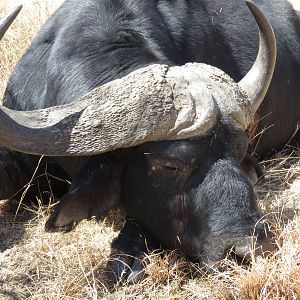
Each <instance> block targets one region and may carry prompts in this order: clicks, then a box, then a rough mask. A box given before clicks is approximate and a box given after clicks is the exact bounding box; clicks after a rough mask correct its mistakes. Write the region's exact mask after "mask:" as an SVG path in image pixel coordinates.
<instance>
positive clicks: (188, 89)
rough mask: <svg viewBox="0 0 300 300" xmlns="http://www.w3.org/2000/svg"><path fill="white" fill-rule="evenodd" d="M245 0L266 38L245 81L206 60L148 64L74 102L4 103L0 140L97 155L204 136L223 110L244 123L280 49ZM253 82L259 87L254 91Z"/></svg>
mask: <svg viewBox="0 0 300 300" xmlns="http://www.w3.org/2000/svg"><path fill="white" fill-rule="evenodd" d="M248 6H249V7H250V9H251V11H252V13H253V14H254V16H255V17H256V20H257V22H258V25H259V27H260V30H261V34H260V40H261V42H260V50H259V54H258V58H257V61H256V62H255V65H254V67H253V68H252V69H251V70H250V72H249V73H250V75H249V74H248V75H246V77H245V78H244V79H243V80H242V81H241V82H240V85H239V84H237V83H236V82H234V81H233V80H232V79H231V78H230V77H229V76H228V75H226V74H225V73H224V72H222V71H221V70H219V69H217V68H214V67H211V66H208V65H204V64H196V63H194V64H187V65H185V66H181V67H168V66H166V65H150V66H148V67H145V68H143V69H139V70H137V71H134V72H132V73H130V74H129V75H127V76H125V77H123V78H121V79H117V80H114V81H111V82H109V83H107V84H105V85H103V86H100V87H98V88H96V89H94V90H93V91H91V92H90V93H88V94H87V95H85V96H83V97H81V98H80V99H78V100H77V101H74V102H72V103H70V104H66V105H61V106H55V107H49V108H45V109H39V110H33V111H14V110H11V109H8V108H6V107H4V106H0V145H3V146H5V147H8V148H11V149H14V150H17V151H20V152H25V153H30V154H42V155H51V156H66V155H94V154H99V153H104V152H108V151H112V150H114V149H117V148H124V147H132V146H134V145H138V144H141V143H144V142H147V141H159V140H176V139H185V138H191V137H195V136H200V135H204V134H206V133H208V132H209V131H210V130H211V129H212V128H213V127H214V126H215V124H216V120H217V119H218V115H219V114H220V113H221V114H224V115H227V118H230V119H232V122H233V124H235V125H236V126H237V127H239V128H242V129H245V127H246V126H247V125H248V122H247V116H248V114H249V115H251V113H248V111H251V110H253V111H254V110H255V109H256V108H257V107H258V106H259V104H260V102H261V101H262V99H263V97H264V96H265V93H266V90H267V87H268V85H269V83H270V80H271V75H272V72H273V69H274V63H275V57H274V56H275V53H276V50H268V49H267V48H269V47H270V46H272V47H271V48H273V49H275V41H274V35H273V34H272V29H271V26H270V25H269V23H268V22H267V21H266V19H265V18H264V17H263V15H262V13H261V12H260V11H259V10H258V9H257V8H256V7H255V6H254V5H253V4H250V3H248ZM267 32H271V33H267ZM270 57H271V58H270ZM265 60H266V61H267V63H264V61H265ZM261 65H262V66H263V67H261ZM259 72H263V75H260V74H257V73H259ZM253 73H255V74H256V76H253V75H251V74H253ZM254 77H255V79H254V80H253V79H252V78H254ZM247 78H249V79H248V80H247ZM250 79H251V84H249V81H250ZM261 82H262V84H261ZM253 86H255V87H257V86H258V87H259V88H256V90H255V91H253V88H252V89H251V88H250V87H253ZM241 87H242V88H243V89H244V92H242V91H241ZM248 96H250V100H249V97H248ZM251 99H253V100H251ZM29 100H30V99H28V101H29ZM235 100H236V101H235ZM249 103H250V105H249ZM249 106H250V109H249Z"/></svg>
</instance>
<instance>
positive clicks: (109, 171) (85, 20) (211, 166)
mask: <svg viewBox="0 0 300 300" xmlns="http://www.w3.org/2000/svg"><path fill="white" fill-rule="evenodd" d="M256 3H257V4H258V5H259V7H260V8H261V9H262V10H263V12H264V13H265V14H266V16H267V17H268V18H269V20H270V22H271V23H272V25H273V26H274V29H275V34H276V36H277V42H278V61H277V66H276V70H275V75H274V79H273V82H272V84H271V87H270V90H269V92H268V95H267V97H266V100H265V101H264V102H263V104H262V106H261V108H260V114H259V116H258V118H262V120H261V121H260V123H259V125H258V129H257V132H258V131H260V130H261V129H262V128H268V129H267V130H266V131H265V132H264V134H263V135H262V136H261V137H260V139H259V143H258V145H257V147H256V150H257V153H258V154H259V155H266V154H269V153H271V152H272V151H273V150H274V149H280V148H281V147H282V146H284V144H285V143H286V142H287V141H289V140H290V139H291V137H292V136H293V134H294V132H295V128H296V125H297V123H298V121H299V119H300V101H298V98H299V95H300V82H299V80H300V56H299V53H300V32H299V31H300V25H299V19H298V17H297V15H296V14H295V12H294V11H293V10H292V9H291V7H290V5H289V4H288V2H286V1H282V0H274V1H271V2H270V1H256ZM257 41H258V34H257V26H256V24H255V22H254V19H253V17H252V16H251V14H250V12H249V11H248V9H247V7H246V5H245V3H244V1H237V0H234V1H220V0H215V1H214V0H206V1H200V0H194V1H188V0H186V1H184V0H177V1H173V0H137V1H131V0H123V1H122V0H90V1H81V0H80V1H79V0H67V1H65V3H64V4H63V5H62V6H61V8H60V9H58V10H57V12H56V13H55V14H54V15H53V16H52V17H51V18H50V19H49V21H48V22H47V23H46V25H45V26H44V27H43V29H42V30H41V32H40V33H39V34H38V36H37V37H36V38H35V40H34V41H33V42H32V44H31V46H30V47H29V49H28V50H27V52H26V53H25V55H24V56H23V58H22V59H21V60H20V62H19V63H18V64H17V66H16V68H15V70H14V72H13V74H12V76H11V79H10V81H9V84H8V87H7V90H6V92H5V102H4V104H5V105H6V106H7V107H9V108H13V109H17V110H32V109H37V108H43V107H49V106H54V105H59V104H64V103H69V102H71V101H74V100H75V99H77V98H79V97H80V96H82V95H84V94H86V93H87V92H89V91H90V90H91V89H93V88H95V87H96V86H99V85H101V84H104V83H106V82H108V81H111V80H112V79H115V78H120V77H122V76H124V75H126V74H128V73H129V72H131V71H133V70H135V69H138V68H141V67H144V66H146V65H149V64H154V63H166V64H169V65H182V64H184V63H186V62H205V63H208V64H211V65H214V66H217V67H219V68H221V69H223V70H224V71H225V72H226V73H228V74H229V75H231V76H232V77H233V78H234V79H235V80H239V79H241V78H242V77H243V75H245V74H246V72H247V71H248V70H249V69H250V67H251V65H252V64H253V62H254V59H255V57H256V53H257V49H258V43H257ZM287 121H288V122H287ZM247 147H248V140H247V138H246V135H245V133H243V132H239V131H236V130H234V129H233V128H231V126H230V125H228V120H219V122H218V125H217V126H216V128H214V130H213V131H211V132H208V133H207V136H206V137H203V138H195V139H190V140H187V141H176V142H159V143H149V144H145V145H142V146H139V147H135V148H132V149H128V150H124V151H123V150H117V151H114V152H113V153H111V154H109V155H104V156H103V157H101V156H100V157H92V158H88V159H87V158H82V159H80V158H74V159H72V158H68V159H67V158H62V159H59V160H57V161H58V162H59V164H60V165H61V166H62V167H63V168H64V170H65V171H66V172H67V173H68V175H69V176H72V177H73V181H72V185H71V188H70V190H69V192H68V193H67V194H66V195H65V196H63V197H62V200H61V202H60V204H59V205H58V206H57V208H56V210H55V211H54V213H53V215H52V216H51V218H50V220H49V221H48V223H47V225H46V228H47V229H48V230H53V229H55V228H56V227H66V228H70V226H72V225H73V224H74V222H76V221H78V220H80V219H82V218H85V217H86V218H88V217H90V216H92V215H96V216H97V217H101V216H102V215H103V214H105V213H106V212H107V210H108V209H111V208H113V207H115V206H117V205H122V206H123V207H125V209H126V211H127V213H128V214H129V215H130V216H131V217H133V218H135V219H136V220H138V222H139V223H140V224H141V225H143V226H144V227H145V228H146V230H147V231H148V232H149V233H150V234H151V235H152V236H153V237H155V238H156V239H157V240H158V241H160V242H161V243H162V244H163V245H165V246H167V247H170V248H174V247H176V248H180V249H181V250H182V251H183V253H184V254H186V255H187V256H189V257H196V258H201V259H203V260H204V261H214V260H218V259H220V258H222V257H223V256H224V254H225V253H226V251H227V250H228V249H229V248H231V247H233V246H237V247H242V246H243V245H242V244H243V243H244V242H243V241H242V238H243V237H244V236H248V235H251V234H252V233H253V232H254V227H255V224H256V222H257V221H258V220H259V218H260V216H259V213H258V210H257V207H256V204H255V196H254V194H253V190H252V187H251V184H250V183H249V181H248V179H247V177H246V175H245V173H244V171H243V169H242V167H241V165H242V164H243V159H244V157H245V154H246V149H247ZM244 164H245V163H244ZM20 168H21V167H20ZM22 169H23V170H24V171H23V172H22V171H19V170H17V172H18V174H17V175H15V176H23V173H24V172H25V170H26V172H29V173H30V172H32V169H30V168H29V170H28V168H27V167H26V166H25V167H24V168H23V167H22ZM1 180H3V179H2V178H1ZM4 180H5V183H6V182H7V181H8V179H4ZM7 184H10V183H9V182H8V183H7ZM1 186H2V187H3V184H2V182H1ZM1 192H2V191H1ZM4 192H5V191H3V193H4ZM6 194H7V193H5V195H6ZM125 228H126V226H125ZM124 232H125V236H126V232H127V231H126V230H125V229H124V230H123V233H124ZM123 233H121V236H122V234H123ZM256 233H257V235H258V244H261V241H262V240H263V237H262V236H263V228H262V226H259V229H258V230H257V232H256ZM122 239H124V235H123V237H122ZM122 239H121V238H120V242H119V243H118V240H117V241H115V242H114V250H113V252H114V253H116V251H118V250H120V252H121V253H124V252H125V253H126V250H124V248H126V247H123V246H122V245H123V244H122V243H123V242H122ZM128 239H129V240H130V239H131V237H128ZM129 248H130V247H129ZM127 250H128V249H127Z"/></svg>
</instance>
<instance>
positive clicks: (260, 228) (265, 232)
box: [254, 223, 270, 241]
mask: <svg viewBox="0 0 300 300" xmlns="http://www.w3.org/2000/svg"><path fill="white" fill-rule="evenodd" d="M269 235H270V232H269V229H268V226H267V224H262V223H258V224H256V226H255V230H254V236H255V237H256V238H257V239H258V240H261V241H264V240H265V239H266V238H267V237H268V236H269Z"/></svg>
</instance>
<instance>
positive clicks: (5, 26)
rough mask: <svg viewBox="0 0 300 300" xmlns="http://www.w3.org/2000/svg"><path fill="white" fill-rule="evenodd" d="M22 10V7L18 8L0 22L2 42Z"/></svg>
mask: <svg viewBox="0 0 300 300" xmlns="http://www.w3.org/2000/svg"><path fill="white" fill-rule="evenodd" d="M21 9H22V5H20V6H18V7H16V8H15V9H14V10H12V11H11V12H10V13H9V14H8V15H7V16H6V17H4V18H3V19H1V20H0V40H1V39H2V37H3V36H4V34H5V32H6V31H7V29H8V28H9V26H10V25H11V23H12V22H13V21H14V19H15V18H16V17H17V15H18V14H19V12H20V10H21Z"/></svg>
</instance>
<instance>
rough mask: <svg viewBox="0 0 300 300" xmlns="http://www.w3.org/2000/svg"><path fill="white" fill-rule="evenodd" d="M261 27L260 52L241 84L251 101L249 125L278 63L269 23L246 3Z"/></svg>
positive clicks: (258, 11)
mask: <svg viewBox="0 0 300 300" xmlns="http://www.w3.org/2000/svg"><path fill="white" fill-rule="evenodd" d="M246 3H247V5H248V7H249V9H250V10H251V12H252V14H253V16H254V17H255V20H256V23H257V24H258V27H259V50H258V54H257V57H256V60H255V62H254V64H253V66H252V68H251V69H250V71H249V72H248V73H247V74H246V75H245V76H244V78H243V79H242V80H241V81H240V82H239V86H240V87H241V89H242V90H243V91H244V92H245V93H246V94H247V96H248V97H249V99H250V106H251V108H250V111H248V113H247V112H246V114H248V116H247V119H248V125H250V124H249V123H251V122H252V120H253V116H254V114H255V112H256V111H257V110H258V108H259V106H260V104H261V103H262V101H263V100H264V98H265V96H266V93H267V91H268V88H269V85H270V83H271V80H272V76H273V72H274V68H275V63H276V51H277V50H276V40H275V35H274V32H273V29H272V26H271V25H270V23H269V21H268V20H267V19H266V17H265V16H264V15H263V13H262V12H261V11H260V10H259V9H258V8H257V7H256V6H255V5H254V4H253V3H251V2H246Z"/></svg>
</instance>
